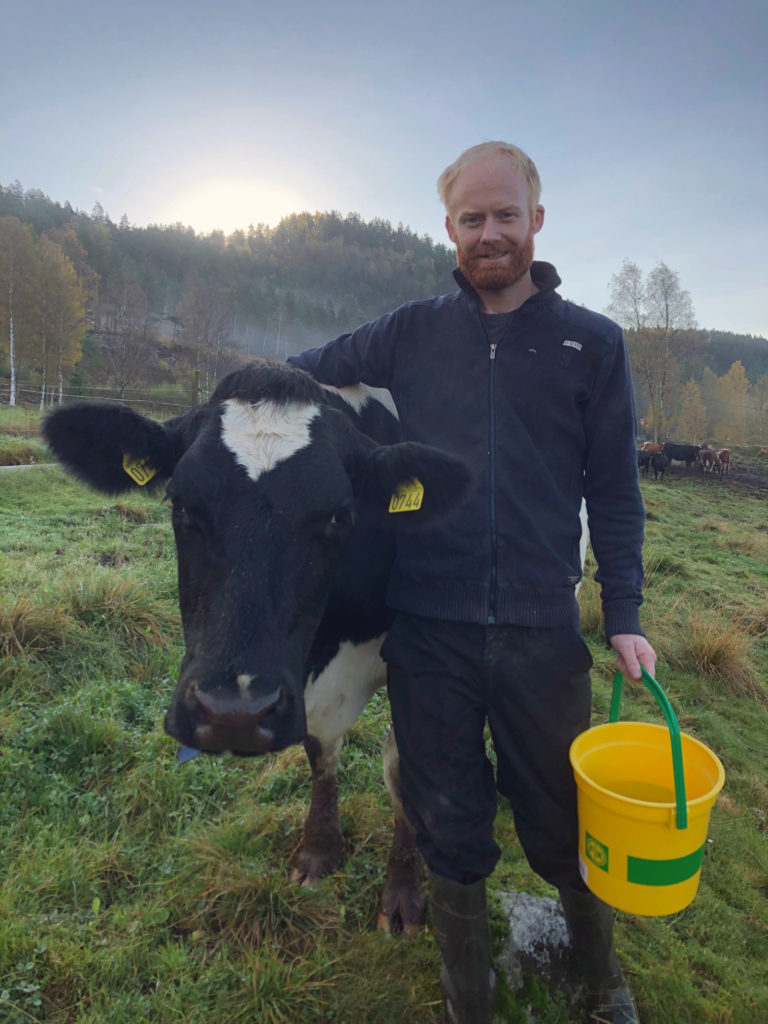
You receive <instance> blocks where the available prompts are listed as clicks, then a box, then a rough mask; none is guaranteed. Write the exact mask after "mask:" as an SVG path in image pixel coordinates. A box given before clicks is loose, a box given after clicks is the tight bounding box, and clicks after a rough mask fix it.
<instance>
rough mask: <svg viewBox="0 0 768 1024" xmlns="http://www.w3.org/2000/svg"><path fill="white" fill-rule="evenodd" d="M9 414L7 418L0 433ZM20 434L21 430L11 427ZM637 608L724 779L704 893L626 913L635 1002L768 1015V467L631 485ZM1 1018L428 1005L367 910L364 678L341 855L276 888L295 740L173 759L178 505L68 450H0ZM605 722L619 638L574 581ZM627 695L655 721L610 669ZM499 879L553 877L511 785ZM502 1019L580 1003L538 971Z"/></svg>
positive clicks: (412, 1009)
mask: <svg viewBox="0 0 768 1024" xmlns="http://www.w3.org/2000/svg"><path fill="white" fill-rule="evenodd" d="M2 430H3V422H2V421H0V431H2ZM8 436H11V437H14V438H15V439H16V440H22V438H20V437H19V435H16V434H11V435H8ZM642 486H643V491H644V496H645V500H646V504H647V508H648V513H649V520H648V530H647V533H648V540H647V544H646V556H645V557H646V567H647V576H648V582H647V591H646V604H645V608H644V622H645V626H646V630H647V632H648V635H649V637H650V638H651V640H652V641H653V642H654V644H655V645H656V647H657V649H658V650H659V653H660V656H661V662H660V667H659V673H658V675H659V680H660V682H661V683H662V685H663V686H664V687H665V689H666V690H667V693H668V695H669V697H670V699H671V701H672V703H673V705H674V707H675V708H676V710H677V713H678V716H679V719H680V723H681V727H682V728H683V730H684V731H686V732H688V733H691V734H693V735H695V736H697V737H699V738H700V739H702V740H703V741H704V742H706V743H708V744H709V745H710V746H712V747H713V748H714V749H715V750H716V751H717V752H718V754H719V755H720V757H721V759H722V761H723V763H724V765H725V769H726V787H725V790H724V791H723V793H722V795H721V797H720V798H719V800H718V802H717V805H716V807H715V808H714V811H713V815H712V822H711V828H710V840H711V842H710V843H709V844H708V846H707V852H706V856H705V863H704V868H703V871H702V882H701V886H700V890H699V894H698V896H697V898H696V900H695V901H694V903H693V904H692V905H691V906H690V907H689V908H687V909H686V910H684V911H683V912H681V913H679V914H676V915H674V916H671V917H665V918H641V917H632V916H629V915H625V914H619V915H618V925H617V944H618V947H619V952H620V955H621V958H622V960H623V962H624V964H625V966H626V968H627V969H628V972H629V973H630V975H631V979H632V984H633V988H634V990H635V993H636V996H637V998H638V1002H639V1006H640V1013H641V1019H642V1020H643V1021H644V1022H645V1024H703V1022H704V1024H708V1022H709V1024H729V1022H736V1024H738V1022H742V1021H743V1022H746V1021H762V1020H768V986H766V984H765V978H766V977H768V824H767V822H766V814H768V754H767V753H766V751H767V749H768V743H767V742H766V741H767V740H768V694H767V690H766V679H767V678H768V526H767V524H768V514H767V513H768V491H765V490H763V491H760V490H747V489H746V488H745V487H743V486H740V485H739V484H738V483H735V482H729V481H727V480H722V481H721V480H712V479H709V478H702V477H700V476H699V475H696V474H689V475H686V474H684V473H679V474H673V475H672V476H671V477H669V478H668V479H667V480H665V482H664V483H663V484H659V483H654V482H653V481H650V482H648V483H645V482H643V485H642ZM0 515H2V531H1V532H0V594H2V597H1V598H0V849H2V862H1V865H2V866H1V868H0V872H1V874H0V879H1V886H0V1021H2V1022H3V1024H28V1022H34V1021H40V1022H42V1021H45V1022H56V1024H138V1022H146V1024H179V1022H184V1024H203V1022H205V1024H241V1022H242V1024H252V1022H259V1024H296V1022H297V1021H302V1022H305V1024H314V1022H316V1024H330V1022H338V1024H399V1022H409V1024H435V1022H438V1021H440V1020H441V1019H442V1017H441V999H440V992H439V987H438V983H437V977H438V967H439V954H438V951H437V947H436V945H435V942H434V939H433V937H432V936H431V935H430V934H429V932H425V933H424V934H422V935H421V936H419V937H417V938H416V939H415V940H412V941H409V942H405V941H401V940H397V939H395V940H387V939H385V938H384V937H383V936H381V935H379V934H377V933H376V932H375V930H374V925H375V919H376V912H377V901H378V896H379V892H380V889H381V886H382V884H383V872H384V866H385V859H386V852H387V847H388V838H389V821H390V807H389V799H388V797H387V795H386V792H385V790H384V787H383V783H382V781H381V773H380V761H379V748H380V744H381V741H382V738H383V736H384V733H385V730H386V727H387V709H386V704H385V701H384V700H383V699H382V698H378V699H376V700H375V701H374V702H373V703H372V705H371V706H370V707H369V708H368V709H367V711H366V713H365V715H364V717H363V719H362V720H361V722H360V723H359V724H358V726H357V727H356V728H355V729H354V730H353V732H352V733H351V735H350V736H349V738H348V741H347V742H346V744H345V747H344V750H343V755H342V763H341V769H340V788H341V799H342V824H343V828H344V833H345V836H346V839H347V844H348V856H347V860H346V863H345V865H344V867H343V868H342V869H341V870H340V871H338V872H337V873H336V874H334V875H333V876H332V877H330V878H328V879H327V880H325V881H324V882H323V883H322V884H321V885H319V886H318V887H316V888H314V889H311V890H308V889H301V888H296V887H293V886H292V885H291V884H290V883H289V880H288V877H289V872H288V862H289V860H290V858H291V855H292V853H293V851H294V850H295V848H296V846H297V844H298V842H299V840H300V838H301V827H302V819H303V815H304V812H305V809H306V806H307V802H308V793H309V772H308V769H307V767H306V765H305V763H304V756H303V751H301V750H300V749H292V750H288V751H283V752H281V753H280V754H277V755H272V756H268V757H264V758H261V759H258V760H255V761H254V760H248V761H238V760H236V759H234V758H231V757H219V758H204V757H201V758H198V759H196V760H195V761H193V762H191V763H190V764H188V765H185V766H184V767H183V768H179V767H177V765H176V760H175V744H174V743H173V741H172V740H170V739H169V738H168V737H166V736H165V735H164V733H163V731H162V724H161V723H162V718H163V714H164V711H165V708H166V705H167V702H168V699H169V696H170V692H171V689H172V687H173V684H174V681H175V676H176V672H177V670H178V664H179V660H180V653H181V652H180V645H179V641H180V636H179V623H178V613H177V609H176V582H175V559H174V556H173V546H172V537H171V531H170V525H169V515H168V510H167V509H166V508H165V507H164V506H163V505H161V504H160V502H159V500H158V499H157V498H151V497H147V496H145V495H143V494H142V493H141V492H138V493H137V494H135V495H131V496H130V497H128V498H120V499H119V500H117V499H110V498H105V497H103V496H98V495H94V494H92V493H90V492H87V491H85V490H84V489H83V488H82V487H81V486H80V485H78V484H76V483H75V482H73V481H71V480H70V479H68V478H67V477H66V476H65V475H64V474H63V473H62V472H61V471H60V470H59V469H58V468H57V467H55V466H46V465H39V466H36V467H34V468H33V469H29V470H0ZM581 597H582V605H583V619H584V627H585V630H586V634H587V637H588V640H589V643H590V646H591V648H592V650H593V653H594V656H595V671H594V688H595V721H596V722H599V721H604V720H606V719H607V708H608V701H609V689H610V681H611V678H612V671H613V664H612V662H613V659H612V657H611V655H610V653H609V652H608V651H607V650H606V649H605V648H604V645H603V644H602V641H601V638H600V618H599V609H598V601H597V593H596V586H595V585H594V584H593V583H591V582H588V583H586V584H585V585H584V587H583V588H582V595H581ZM622 713H623V716H624V717H627V718H636V719H647V720H658V713H657V711H656V710H655V707H654V705H653V702H652V700H651V699H650V697H649V696H648V695H647V694H646V693H645V691H641V690H638V689H635V688H631V689H629V688H628V689H627V692H626V693H625V698H624V704H623V712H622ZM497 838H498V840H499V842H500V843H501V845H502V846H503V848H504V851H505V852H504V856H503V859H502V861H501V863H500V864H499V866H498V868H497V870H496V872H495V873H494V875H493V877H492V879H491V881H490V888H491V897H492V901H493V907H494V933H495V936H496V939H497V941H498V942H499V943H501V942H502V940H503V937H504V932H505V924H504V919H503V916H502V913H501V910H500V906H499V896H498V894H499V893H500V892H502V891H505V890H510V889H520V890H525V891H527V892H531V893H534V894H541V895H552V891H551V890H550V889H549V887H548V886H547V885H546V884H545V883H543V882H542V881H541V880H539V879H538V878H537V877H536V876H534V875H533V874H532V873H531V872H530V870H529V869H528V867H527V865H526V863H525V861H524V859H523V858H522V855H521V853H520V850H519V847H518V845H517V842H516V840H515V835H514V825H513V822H512V820H511V816H510V814H509V812H508V810H507V809H506V808H505V807H502V808H501V809H500V812H499V816H498V820H497ZM524 995H525V998H520V999H517V998H515V997H513V996H511V995H510V993H509V992H508V991H503V992H502V1001H501V1006H500V1013H499V1017H498V1020H499V1021H503V1022H506V1024H512V1022H516V1024H518V1022H519V1024H522V1022H523V1021H524V1020H525V1019H526V1017H525V1012H524V1007H525V1006H526V1005H528V1004H531V1003H532V1004H533V1005H534V1006H535V1013H536V1016H535V1019H536V1020H539V1021H543V1022H546V1024H556V1022H560V1024H565V1022H571V1021H577V1020H578V1019H579V1018H578V1016H574V1011H572V1010H570V1009H569V1008H568V1006H567V1003H566V1002H565V1000H564V999H563V998H560V997H558V996H549V995H548V994H547V993H546V992H544V991H542V990H541V989H540V988H538V987H537V986H536V985H535V983H533V982H530V983H529V984H528V986H527V988H526V990H525V994H524Z"/></svg>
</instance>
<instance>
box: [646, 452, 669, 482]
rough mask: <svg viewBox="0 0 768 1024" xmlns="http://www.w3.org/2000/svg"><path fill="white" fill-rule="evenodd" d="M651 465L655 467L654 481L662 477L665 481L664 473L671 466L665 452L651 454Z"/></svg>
mask: <svg viewBox="0 0 768 1024" xmlns="http://www.w3.org/2000/svg"><path fill="white" fill-rule="evenodd" d="M651 465H652V466H653V479H654V480H658V478H659V477H661V479H662V480H663V479H664V471H665V470H666V468H667V466H668V465H669V458H668V456H666V455H665V454H664V452H653V453H652V454H651ZM646 475H647V474H646Z"/></svg>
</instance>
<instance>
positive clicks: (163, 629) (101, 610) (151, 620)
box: [61, 570, 179, 647]
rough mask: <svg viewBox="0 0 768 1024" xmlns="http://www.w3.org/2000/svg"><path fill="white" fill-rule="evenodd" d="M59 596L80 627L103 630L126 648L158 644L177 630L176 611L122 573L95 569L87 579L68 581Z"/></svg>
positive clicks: (177, 618) (134, 579)
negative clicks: (169, 633) (81, 625)
mask: <svg viewBox="0 0 768 1024" xmlns="http://www.w3.org/2000/svg"><path fill="white" fill-rule="evenodd" d="M61 597H62V600H63V601H64V602H65V603H66V604H67V605H68V606H69V607H70V608H71V611H72V615H73V616H74V618H75V619H77V621H78V622H81V623H82V624H83V626H85V627H87V628H88V629H90V630H96V631H106V632H108V633H109V635H110V636H111V637H112V638H113V639H114V640H116V641H118V642H120V643H122V644H125V645H127V646H129V647H136V646H137V645H139V646H143V647H148V646H151V645H156V644H161V643H162V642H163V640H164V637H165V635H166V634H167V633H168V632H169V631H173V630H175V631H176V632H178V630H179V616H178V613H177V611H176V610H175V609H172V608H171V606H170V605H168V604H165V603H163V602H161V601H158V600H157V599H156V598H155V597H154V596H153V594H152V593H151V592H150V591H149V590H148V589H147V587H146V585H144V584H142V583H141V582H140V581H139V580H137V579H136V578H134V577H133V576H130V575H126V574H125V573H120V574H115V573H114V572H110V571H109V570H96V571H94V572H93V573H92V574H91V575H90V576H88V577H87V578H76V579H72V580H69V581H67V582H66V583H65V584H64V585H63V586H62V589H61Z"/></svg>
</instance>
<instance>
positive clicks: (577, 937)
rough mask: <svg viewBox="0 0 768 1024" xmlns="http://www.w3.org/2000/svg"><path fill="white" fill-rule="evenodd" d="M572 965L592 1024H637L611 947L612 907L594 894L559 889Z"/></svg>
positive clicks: (635, 1012) (634, 1008)
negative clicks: (585, 995)
mask: <svg viewBox="0 0 768 1024" xmlns="http://www.w3.org/2000/svg"><path fill="white" fill-rule="evenodd" d="M560 899H561V901H562V904H563V912H564V914H565V923H566V925H567V926H568V934H569V935H570V938H571V949H572V951H573V958H574V962H575V964H576V966H577V968H578V969H579V971H580V972H581V974H582V975H583V976H584V978H585V979H586V982H587V985H588V987H589V997H588V998H589V1006H588V1011H589V1019H590V1020H591V1021H593V1022H594V1024H639V1021H638V1016H637V1007H636V1006H635V1000H634V997H633V995H632V992H631V990H630V987H629V984H628V983H627V979H626V978H625V977H624V972H623V971H622V969H621V966H620V965H619V961H618V960H617V959H616V951H615V950H614V948H613V908H612V907H609V906H608V904H607V903H603V901H602V900H600V899H598V898H597V896H595V895H594V893H591V892H578V891H577V890H576V889H571V888H569V887H565V886H564V887H563V888H562V889H560Z"/></svg>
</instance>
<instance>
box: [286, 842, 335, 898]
mask: <svg viewBox="0 0 768 1024" xmlns="http://www.w3.org/2000/svg"><path fill="white" fill-rule="evenodd" d="M343 860H344V858H343V856H342V855H330V856H329V854H328V852H327V851H326V852H324V853H310V852H309V851H307V850H302V851H301V852H300V853H299V855H298V856H297V858H296V862H295V863H294V865H293V870H292V871H291V881H292V882H293V883H294V884H295V885H302V886H304V887H305V888H307V889H308V888H311V886H313V885H316V884H317V883H318V882H319V881H320V880H321V879H322V878H325V876H326V875H330V874H332V873H333V872H334V871H336V870H337V869H338V868H339V867H341V864H342V862H343Z"/></svg>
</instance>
